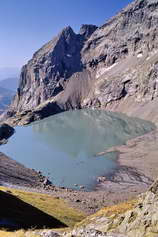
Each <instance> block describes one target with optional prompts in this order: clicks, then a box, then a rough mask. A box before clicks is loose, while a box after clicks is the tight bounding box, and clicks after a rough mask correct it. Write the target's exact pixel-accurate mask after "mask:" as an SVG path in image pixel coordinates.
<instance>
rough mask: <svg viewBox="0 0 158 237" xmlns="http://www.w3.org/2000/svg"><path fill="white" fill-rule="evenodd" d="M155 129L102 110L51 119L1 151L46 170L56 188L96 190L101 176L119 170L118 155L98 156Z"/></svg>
mask: <svg viewBox="0 0 158 237" xmlns="http://www.w3.org/2000/svg"><path fill="white" fill-rule="evenodd" d="M154 128H155V126H154V125H153V124H152V123H150V122H148V121H144V120H141V119H137V118H130V117H127V116H125V115H123V114H119V113H113V112H106V111H102V110H75V111H68V112H64V113H61V114H58V115H54V116H51V117H49V118H46V119H44V120H41V121H38V122H34V123H32V124H31V125H29V126H25V127H16V133H15V134H14V135H13V136H12V137H11V138H10V139H9V142H8V144H6V145H4V146H1V151H2V152H4V153H5V154H6V155H8V156H10V157H12V158H13V159H15V160H16V161H18V162H20V163H22V164H24V165H25V166H27V167H29V168H34V169H36V170H40V171H42V173H43V174H44V175H46V176H48V177H49V178H50V180H51V181H52V182H53V184H55V185H58V186H64V187H68V188H77V187H75V186H74V184H78V185H79V186H80V185H83V186H84V187H85V189H86V190H92V189H94V187H95V186H96V178H97V176H102V175H108V174H109V173H111V172H112V171H113V170H114V169H115V168H117V162H116V153H114V152H113V153H110V154H107V155H105V156H99V157H96V154H97V153H98V152H102V151H105V150H106V149H107V148H109V147H111V146H114V145H120V144H124V143H125V142H126V141H127V140H128V139H130V138H134V137H137V136H139V135H143V134H145V133H147V132H149V131H151V130H153V129H154Z"/></svg>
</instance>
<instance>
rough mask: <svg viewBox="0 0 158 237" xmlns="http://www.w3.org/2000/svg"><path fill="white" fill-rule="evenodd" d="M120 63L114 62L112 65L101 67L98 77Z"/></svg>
mask: <svg viewBox="0 0 158 237" xmlns="http://www.w3.org/2000/svg"><path fill="white" fill-rule="evenodd" d="M117 64H118V63H114V64H113V65H111V66H110V67H106V68H105V67H104V68H100V69H99V70H98V71H97V73H96V78H99V77H100V76H102V75H103V74H104V73H105V72H107V71H109V70H111V69H112V68H113V67H114V66H116V65H117Z"/></svg>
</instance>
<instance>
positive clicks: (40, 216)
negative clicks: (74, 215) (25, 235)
mask: <svg viewBox="0 0 158 237" xmlns="http://www.w3.org/2000/svg"><path fill="white" fill-rule="evenodd" d="M35 227H36V228H39V229H41V228H43V227H45V228H61V227H66V225H65V224H64V223H62V222H60V221H59V220H57V219H56V218H54V217H52V216H50V215H48V214H46V213H44V212H42V211H41V210H39V209H37V208H35V207H33V206H31V205H30V204H28V203H25V202H24V201H22V200H20V199H19V198H18V197H16V196H13V195H12V194H11V193H9V191H8V192H3V191H0V228H6V229H8V230H18V229H22V228H23V229H29V228H35Z"/></svg>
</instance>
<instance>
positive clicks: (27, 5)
mask: <svg viewBox="0 0 158 237" xmlns="http://www.w3.org/2000/svg"><path fill="white" fill-rule="evenodd" d="M130 2H132V0H2V1H1V3H0V56H1V57H0V68H1V67H21V66H22V65H23V64H25V63H26V62H27V60H29V59H30V58H31V57H32V54H33V53H34V52H35V51H36V50H37V49H39V48H40V47H41V46H42V45H43V44H44V43H46V42H47V41H49V40H50V39H51V38H52V37H53V36H54V35H56V34H57V33H58V32H59V31H60V30H61V29H62V28H63V27H65V26H67V25H71V26H72V28H73V29H74V30H75V31H78V30H79V28H80V25H81V24H83V23H84V24H86V23H87V24H96V25H102V24H103V23H105V21H106V20H107V19H108V18H110V17H111V16H113V15H115V14H116V13H117V12H118V11H119V10H120V9H121V8H123V7H125V6H126V5H127V4H128V3H130Z"/></svg>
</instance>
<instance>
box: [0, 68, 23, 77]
mask: <svg viewBox="0 0 158 237" xmlns="http://www.w3.org/2000/svg"><path fill="white" fill-rule="evenodd" d="M19 73H20V70H19V68H16V67H0V80H3V79H4V78H13V77H19Z"/></svg>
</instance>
